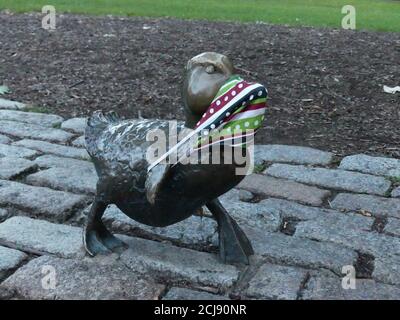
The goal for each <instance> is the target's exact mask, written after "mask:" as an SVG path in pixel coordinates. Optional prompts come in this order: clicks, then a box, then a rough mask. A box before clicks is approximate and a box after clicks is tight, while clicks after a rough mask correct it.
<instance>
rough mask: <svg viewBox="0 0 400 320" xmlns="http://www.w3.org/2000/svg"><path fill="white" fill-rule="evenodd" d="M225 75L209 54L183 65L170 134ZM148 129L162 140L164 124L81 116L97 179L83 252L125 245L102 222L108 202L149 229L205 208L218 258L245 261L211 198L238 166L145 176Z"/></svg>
mask: <svg viewBox="0 0 400 320" xmlns="http://www.w3.org/2000/svg"><path fill="white" fill-rule="evenodd" d="M233 70H234V69H233V66H232V63H231V62H230V60H229V59H228V58H227V57H226V56H224V55H221V54H217V53H212V52H210V53H203V54H201V55H198V56H196V57H194V58H192V59H191V60H189V62H188V64H187V66H186V77H185V81H184V85H183V99H184V105H185V113H186V122H185V124H183V123H180V124H179V126H178V132H179V130H182V129H184V127H185V126H186V127H188V128H193V127H194V126H195V124H196V123H197V121H199V119H200V117H201V116H202V115H203V113H204V112H205V111H206V110H207V108H208V107H209V105H210V103H211V101H212V99H213V98H214V97H215V95H216V94H217V92H218V90H219V89H220V87H221V85H222V84H223V83H224V82H225V81H226V80H227V79H229V78H230V76H231V75H232V73H233ZM153 129H161V130H164V131H165V132H166V135H167V136H168V130H169V124H168V121H164V120H144V119H140V120H138V119H135V120H120V119H119V118H118V116H116V114H114V113H109V114H106V115H103V114H102V113H100V112H96V113H94V114H93V116H92V117H90V118H89V120H88V124H87V127H86V132H85V136H86V145H87V150H88V152H89V154H90V156H91V157H92V159H93V162H94V165H95V167H96V170H97V173H98V176H99V181H98V184H97V193H96V196H95V199H94V202H93V204H92V207H91V210H90V213H89V215H88V219H87V224H86V227H85V230H84V245H85V248H86V250H87V252H88V253H89V254H91V255H95V254H98V253H105V252H109V251H110V250H111V251H118V250H121V249H122V248H124V246H125V245H124V243H123V242H121V241H120V240H119V239H117V238H115V237H114V236H113V235H112V234H111V233H110V232H109V231H108V230H107V229H106V227H105V226H104V225H103V223H102V220H101V217H102V215H103V214H104V211H105V209H106V208H107V205H109V204H115V205H117V206H118V208H119V209H120V210H121V211H123V212H124V213H125V214H126V215H127V216H129V217H130V218H132V219H134V220H136V221H138V222H140V223H143V224H146V225H150V226H157V227H164V226H168V225H171V224H174V223H177V222H179V221H182V220H184V219H186V218H188V217H190V216H191V215H193V214H194V213H195V212H196V211H197V210H198V209H199V208H201V207H202V206H207V208H208V209H209V210H210V211H211V213H212V214H213V216H214V218H215V219H216V221H217V223H218V231H219V246H220V247H219V248H220V256H221V259H222V261H224V262H226V263H246V264H248V263H249V256H250V255H252V254H253V249H252V246H251V243H250V241H249V240H248V238H247V237H246V235H245V234H244V232H243V231H242V230H241V228H240V227H239V226H238V225H237V223H236V222H235V221H234V220H233V219H232V218H231V217H230V216H229V214H228V213H227V211H226V210H225V209H224V207H223V206H222V204H221V203H220V201H219V200H218V197H219V196H220V195H222V194H224V193H225V192H227V191H229V190H230V189H232V188H233V187H235V186H236V185H237V184H238V183H239V182H240V181H241V180H242V179H243V177H244V176H242V175H237V174H236V172H235V169H236V168H237V167H238V165H237V164H224V162H223V159H221V161H220V163H221V164H186V165H183V164H180V163H178V164H177V165H175V166H169V165H158V166H156V167H155V168H154V169H153V170H152V171H151V174H150V175H149V174H148V172H147V168H148V166H149V163H148V162H147V161H146V150H147V148H148V147H149V145H150V144H151V143H152V142H148V141H146V134H147V132H149V130H153ZM221 157H223V154H222V155H221Z"/></svg>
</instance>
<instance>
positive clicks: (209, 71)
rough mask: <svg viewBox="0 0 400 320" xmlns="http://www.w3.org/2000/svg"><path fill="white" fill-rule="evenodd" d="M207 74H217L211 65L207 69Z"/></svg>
mask: <svg viewBox="0 0 400 320" xmlns="http://www.w3.org/2000/svg"><path fill="white" fill-rule="evenodd" d="M206 72H207V73H208V74H210V73H214V72H215V67H214V66H213V65H212V64H209V65H208V66H207V67H206Z"/></svg>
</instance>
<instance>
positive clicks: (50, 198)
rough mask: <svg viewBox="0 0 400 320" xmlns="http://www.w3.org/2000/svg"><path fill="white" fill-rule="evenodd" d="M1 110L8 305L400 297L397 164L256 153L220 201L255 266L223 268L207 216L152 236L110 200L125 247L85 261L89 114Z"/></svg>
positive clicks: (2, 267) (4, 105)
mask: <svg viewBox="0 0 400 320" xmlns="http://www.w3.org/2000/svg"><path fill="white" fill-rule="evenodd" d="M0 109H1V110H0V297H1V298H2V299H9V298H13V299H215V300H220V299H222V300H225V299H399V298H400V268H399V262H400V188H399V183H400V160H398V159H389V158H380V157H371V156H367V155H352V156H348V157H345V158H343V159H339V158H338V157H337V156H335V155H334V154H332V153H329V152H323V151H319V150H316V149H311V148H306V147H297V146H284V145H261V146H257V147H256V163H257V166H256V168H257V172H258V173H257V174H252V175H250V176H248V177H246V178H245V180H244V181H243V182H242V183H241V184H240V185H239V186H238V187H237V188H236V189H234V190H231V191H230V192H228V193H227V194H225V195H223V196H222V197H221V200H222V202H223V203H224V205H225V206H226V208H227V209H228V210H229V212H230V213H231V214H232V216H233V217H234V218H235V219H236V220H237V221H238V223H239V224H240V225H241V226H242V227H243V229H244V230H245V231H246V233H247V234H248V236H249V238H250V239H251V241H252V243H253V246H254V249H255V255H254V256H253V257H252V260H251V264H250V265H249V266H239V265H236V266H235V265H224V264H222V263H220V262H219V260H218V256H217V254H216V252H217V243H218V239H217V225H216V223H215V221H214V220H213V219H212V218H211V217H210V215H209V214H208V213H207V211H205V213H204V214H203V215H202V216H192V217H191V218H189V219H187V220H185V221H182V222H180V223H178V224H176V225H173V226H169V227H166V228H152V227H148V226H144V225H141V224H139V223H137V222H135V221H133V220H130V219H129V218H127V217H126V216H125V215H123V214H122V213H121V212H120V211H119V210H118V209H117V208H116V207H115V206H110V207H109V208H108V209H107V212H106V214H105V217H104V219H105V222H106V224H107V226H108V227H109V228H111V229H112V230H113V232H114V233H116V234H119V236H120V237H121V238H123V240H124V241H125V242H126V243H127V244H129V249H127V250H125V251H124V252H122V253H121V254H119V255H118V254H111V255H109V256H98V257H95V258H90V257H87V256H86V255H85V253H84V251H83V249H82V240H81V239H82V225H83V223H84V221H85V215H86V214H87V210H88V207H89V205H90V202H91V200H92V197H93V193H94V191H95V185H96V180H97V177H96V173H95V171H94V168H93V165H92V163H91V162H90V161H88V160H89V157H88V154H87V153H86V151H85V149H84V147H83V146H84V145H83V143H84V142H83V138H82V133H83V127H84V125H85V120H84V119H79V118H76V119H69V120H66V121H65V120H64V119H63V118H61V117H59V116H57V115H49V114H39V113H32V112H28V111H29V110H28V107H27V106H26V105H24V104H22V103H14V102H10V101H6V100H2V99H0ZM24 110H25V111H24ZM345 266H347V267H345ZM348 266H353V267H354V270H355V272H356V280H355V288H354V287H352V286H351V285H352V284H353V282H352V280H351V274H350V275H347V276H346V275H345V273H342V272H343V267H345V269H346V268H349V267H348ZM53 280H54V281H53ZM346 285H347V286H346ZM348 285H350V288H348ZM345 288H347V289H345Z"/></svg>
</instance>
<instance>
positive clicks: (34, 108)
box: [23, 106, 51, 113]
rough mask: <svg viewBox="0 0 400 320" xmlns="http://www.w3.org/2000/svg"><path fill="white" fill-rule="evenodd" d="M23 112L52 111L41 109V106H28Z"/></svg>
mask: <svg viewBox="0 0 400 320" xmlns="http://www.w3.org/2000/svg"><path fill="white" fill-rule="evenodd" d="M23 111H26V112H34V113H50V111H51V110H50V109H48V108H46V107H40V106H28V107H27V108H25V109H24V110H23Z"/></svg>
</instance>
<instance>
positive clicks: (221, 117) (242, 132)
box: [194, 76, 267, 150]
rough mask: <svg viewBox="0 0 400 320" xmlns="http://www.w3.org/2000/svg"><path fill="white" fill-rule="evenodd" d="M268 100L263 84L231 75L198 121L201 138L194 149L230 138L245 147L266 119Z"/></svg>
mask: <svg viewBox="0 0 400 320" xmlns="http://www.w3.org/2000/svg"><path fill="white" fill-rule="evenodd" d="M266 100H267V90H266V88H265V87H264V86H262V85H261V84H258V83H249V82H246V81H244V80H243V79H242V78H240V77H239V76H232V77H231V78H230V79H229V80H228V81H227V82H226V83H225V84H224V85H223V86H222V87H221V89H220V90H219V91H218V93H217V95H216V96H215V98H214V99H213V101H212V103H211V105H210V107H209V108H208V109H207V111H206V112H205V113H204V114H203V116H202V118H201V119H200V121H199V122H198V123H197V124H196V127H195V131H196V132H198V133H199V135H200V138H199V143H198V145H197V146H196V147H195V148H194V150H198V149H199V148H203V147H206V146H208V145H210V144H214V143H227V142H229V141H230V144H231V145H232V146H233V145H234V146H236V145H242V146H245V145H246V143H247V142H248V141H250V140H251V139H253V138H254V134H255V132H256V131H257V130H258V129H259V128H260V127H261V125H262V122H263V121H264V113H265V109H266ZM249 139H250V140H249Z"/></svg>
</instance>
